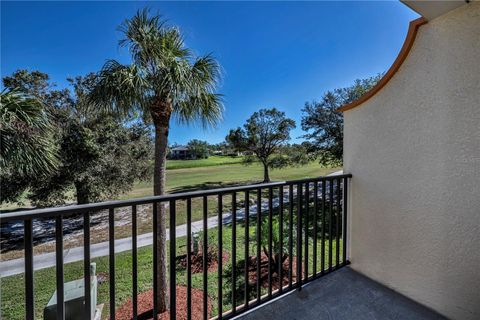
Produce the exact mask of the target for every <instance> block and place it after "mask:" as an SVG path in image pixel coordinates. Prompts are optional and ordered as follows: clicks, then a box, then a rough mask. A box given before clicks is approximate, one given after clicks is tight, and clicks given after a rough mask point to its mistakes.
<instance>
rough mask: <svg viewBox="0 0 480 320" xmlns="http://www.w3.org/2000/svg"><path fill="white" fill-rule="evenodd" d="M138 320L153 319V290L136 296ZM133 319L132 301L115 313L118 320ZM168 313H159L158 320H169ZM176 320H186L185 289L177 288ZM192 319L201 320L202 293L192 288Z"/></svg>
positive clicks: (209, 310) (209, 312)
mask: <svg viewBox="0 0 480 320" xmlns="http://www.w3.org/2000/svg"><path fill="white" fill-rule="evenodd" d="M137 301H138V312H137V313H138V319H139V320H150V319H153V290H149V291H145V292H143V293H141V294H139V295H138V297H137ZM211 312H212V303H211V301H210V300H209V301H208V315H210V314H211ZM132 317H133V311H132V300H131V299H130V300H128V301H127V302H125V303H124V304H123V305H121V306H120V307H119V308H118V309H117V310H116V312H115V318H116V319H118V320H130V319H132ZM169 317H170V314H169V312H168V311H165V312H163V313H160V314H159V315H158V319H160V320H168V319H170V318H169ZM177 319H179V320H183V319H187V287H183V286H177ZM192 319H194V320H195V319H198V320H200V319H203V291H202V290H198V289H194V288H192Z"/></svg>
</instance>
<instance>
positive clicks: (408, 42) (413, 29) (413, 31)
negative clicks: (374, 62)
mask: <svg viewBox="0 0 480 320" xmlns="http://www.w3.org/2000/svg"><path fill="white" fill-rule="evenodd" d="M426 23H427V19H425V18H423V17H422V18H418V19H415V20H413V21H411V22H410V25H409V27H408V32H407V37H406V38H405V42H404V43H403V46H402V49H401V50H400V52H399V53H398V56H397V58H396V59H395V61H394V62H393V64H392V66H391V67H390V69H388V71H387V73H385V75H384V76H383V77H382V79H380V81H378V83H377V84H376V85H375V86H373V88H372V89H370V90H369V91H368V92H367V93H365V94H364V95H362V96H361V97H360V98H358V99H357V100H355V101H352V102H350V103H348V104H346V105H343V106H341V107H340V108H338V109H337V111H338V112H345V111H347V110H350V109H353V108H355V107H358V106H359V105H361V104H362V103H364V102H365V101H367V100H368V99H370V98H371V97H373V96H374V95H375V94H376V93H377V92H378V91H380V90H381V89H382V88H383V87H384V86H385V85H386V84H387V82H388V81H390V79H391V78H392V77H393V75H394V74H395V73H396V72H397V71H398V69H399V68H400V66H401V65H402V63H403V61H405V59H406V58H407V56H408V53H409V52H410V49H411V48H412V46H413V42H414V41H415V37H416V36H417V32H418V28H420V26H422V25H424V24H426Z"/></svg>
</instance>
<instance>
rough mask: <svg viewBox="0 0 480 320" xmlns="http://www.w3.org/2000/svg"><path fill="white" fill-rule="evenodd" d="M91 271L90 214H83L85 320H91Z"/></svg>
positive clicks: (87, 212)
mask: <svg viewBox="0 0 480 320" xmlns="http://www.w3.org/2000/svg"><path fill="white" fill-rule="evenodd" d="M90 277H91V270H90V212H89V211H86V212H84V213H83V285H84V288H85V289H84V290H85V292H84V294H85V309H84V312H85V314H86V315H87V320H90V319H91V306H92V297H91V295H90V291H91V278H90Z"/></svg>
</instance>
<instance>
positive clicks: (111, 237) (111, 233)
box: [108, 208, 115, 320]
mask: <svg viewBox="0 0 480 320" xmlns="http://www.w3.org/2000/svg"><path fill="white" fill-rule="evenodd" d="M114 210H115V209H114V208H110V209H109V212H108V244H109V253H108V254H109V266H110V270H109V280H110V281H109V285H110V319H111V320H115V215H114V214H115V211H114Z"/></svg>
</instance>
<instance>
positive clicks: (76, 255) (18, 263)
mask: <svg viewBox="0 0 480 320" xmlns="http://www.w3.org/2000/svg"><path fill="white" fill-rule="evenodd" d="M262 211H263V208H262ZM254 215H255V213H251V216H254ZM243 218H244V215H243V213H242V212H237V221H238V220H243ZM231 222H232V215H231V213H225V214H223V216H222V223H223V224H228V223H231ZM207 225H208V229H211V228H216V227H217V225H218V218H217V217H211V218H208V220H207ZM201 230H203V220H200V221H195V222H192V232H193V233H197V232H198V231H201ZM176 235H177V238H180V237H184V236H186V235H187V225H186V224H182V225H179V226H177V228H176ZM167 240H169V229H167ZM152 243H153V233H152V232H150V233H145V234H141V235H139V236H138V237H137V247H138V248H141V247H145V246H149V245H151V244H152ZM131 249H132V237H128V238H123V239H118V240H115V253H120V252H124V251H129V250H131ZM108 254H109V242H108V241H105V242H100V243H96V244H92V245H91V246H90V257H91V258H92V259H93V258H97V257H104V256H108ZM81 260H83V247H76V248H72V249H66V250H64V251H63V261H64V263H70V262H75V261H81ZM54 266H55V252H50V253H45V254H40V255H36V256H34V257H33V268H34V270H40V269H45V268H50V267H54ZM24 271H25V261H24V259H23V258H19V259H13V260H7V261H2V262H0V277H8V276H12V275H15V274H20V273H23V272H24Z"/></svg>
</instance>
